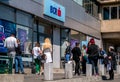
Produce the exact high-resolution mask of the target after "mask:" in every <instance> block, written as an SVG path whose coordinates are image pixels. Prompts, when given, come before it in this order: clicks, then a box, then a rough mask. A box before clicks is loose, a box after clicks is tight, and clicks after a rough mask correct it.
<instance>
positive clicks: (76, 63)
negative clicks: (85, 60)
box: [75, 60, 80, 75]
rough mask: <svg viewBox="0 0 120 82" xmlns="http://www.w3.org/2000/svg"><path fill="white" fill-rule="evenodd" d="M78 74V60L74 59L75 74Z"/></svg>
mask: <svg viewBox="0 0 120 82" xmlns="http://www.w3.org/2000/svg"><path fill="white" fill-rule="evenodd" d="M76 74H78V75H80V61H79V60H75V75H76Z"/></svg>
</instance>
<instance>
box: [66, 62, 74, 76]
mask: <svg viewBox="0 0 120 82" xmlns="http://www.w3.org/2000/svg"><path fill="white" fill-rule="evenodd" d="M72 77H73V72H72V64H71V63H65V78H72Z"/></svg>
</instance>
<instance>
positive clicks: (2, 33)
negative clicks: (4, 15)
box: [0, 20, 16, 53]
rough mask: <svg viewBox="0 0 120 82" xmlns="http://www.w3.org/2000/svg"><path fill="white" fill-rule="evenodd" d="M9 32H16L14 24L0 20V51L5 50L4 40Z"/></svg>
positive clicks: (4, 51) (3, 51)
mask: <svg viewBox="0 0 120 82" xmlns="http://www.w3.org/2000/svg"><path fill="white" fill-rule="evenodd" d="M11 33H13V34H16V25H15V24H14V23H11V22H8V21H4V20H0V52H2V53H6V52H7V49H6V48H5V47H4V40H5V38H7V37H8V36H10V34H11Z"/></svg>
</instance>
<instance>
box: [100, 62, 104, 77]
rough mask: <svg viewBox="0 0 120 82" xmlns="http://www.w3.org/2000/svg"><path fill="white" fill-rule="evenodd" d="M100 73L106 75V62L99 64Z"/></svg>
mask: <svg viewBox="0 0 120 82" xmlns="http://www.w3.org/2000/svg"><path fill="white" fill-rule="evenodd" d="M99 74H100V75H105V69H104V64H99Z"/></svg>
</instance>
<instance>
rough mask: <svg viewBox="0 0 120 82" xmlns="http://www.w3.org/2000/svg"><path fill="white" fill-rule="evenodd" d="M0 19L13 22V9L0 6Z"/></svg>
mask: <svg viewBox="0 0 120 82" xmlns="http://www.w3.org/2000/svg"><path fill="white" fill-rule="evenodd" d="M0 18H1V19H5V20H9V21H12V22H15V13H14V9H12V8H10V7H7V6H4V5H2V4H0Z"/></svg>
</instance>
